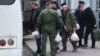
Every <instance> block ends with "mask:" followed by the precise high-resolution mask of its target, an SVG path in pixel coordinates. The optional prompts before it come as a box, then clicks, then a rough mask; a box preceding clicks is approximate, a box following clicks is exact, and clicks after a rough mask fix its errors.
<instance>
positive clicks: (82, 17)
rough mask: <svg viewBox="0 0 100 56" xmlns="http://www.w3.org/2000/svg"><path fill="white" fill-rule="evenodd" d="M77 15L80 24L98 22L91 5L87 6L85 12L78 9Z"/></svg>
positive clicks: (88, 24) (85, 24)
mask: <svg viewBox="0 0 100 56" xmlns="http://www.w3.org/2000/svg"><path fill="white" fill-rule="evenodd" d="M75 16H76V18H77V21H78V23H79V24H80V26H93V25H95V24H96V19H95V16H94V14H93V12H92V10H91V8H89V7H88V8H86V9H85V11H84V12H81V11H80V10H79V9H77V10H76V12H75Z"/></svg>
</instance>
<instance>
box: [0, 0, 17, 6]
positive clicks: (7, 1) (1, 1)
mask: <svg viewBox="0 0 100 56" xmlns="http://www.w3.org/2000/svg"><path fill="white" fill-rule="evenodd" d="M14 2H15V0H0V5H11V4H13V3H14Z"/></svg>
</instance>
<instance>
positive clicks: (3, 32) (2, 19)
mask: <svg viewBox="0 0 100 56" xmlns="http://www.w3.org/2000/svg"><path fill="white" fill-rule="evenodd" d="M0 56H22V9H21V0H0Z"/></svg>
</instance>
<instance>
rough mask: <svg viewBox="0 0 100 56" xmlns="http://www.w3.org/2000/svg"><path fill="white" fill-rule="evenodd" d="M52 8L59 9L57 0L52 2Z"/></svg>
mask: <svg viewBox="0 0 100 56" xmlns="http://www.w3.org/2000/svg"><path fill="white" fill-rule="evenodd" d="M51 8H52V9H58V8H59V6H58V3H57V2H56V1H52V2H51Z"/></svg>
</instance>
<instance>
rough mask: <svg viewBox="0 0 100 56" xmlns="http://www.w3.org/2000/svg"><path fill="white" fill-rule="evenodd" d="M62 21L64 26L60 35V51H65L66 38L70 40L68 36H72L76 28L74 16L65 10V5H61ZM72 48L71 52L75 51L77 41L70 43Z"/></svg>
mask: <svg viewBox="0 0 100 56" xmlns="http://www.w3.org/2000/svg"><path fill="white" fill-rule="evenodd" d="M61 6H62V10H61V14H62V16H61V17H62V21H63V22H64V25H65V26H63V27H62V29H61V35H62V37H63V39H62V44H63V49H62V51H67V47H66V42H67V40H68V37H69V39H70V36H71V35H72V33H73V31H75V28H76V19H75V16H74V15H73V14H72V13H71V12H70V10H69V9H68V8H67V6H66V3H63V4H62V5H61ZM70 42H71V44H72V46H73V52H74V51H76V50H77V45H76V44H77V41H76V42H72V41H70Z"/></svg>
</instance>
